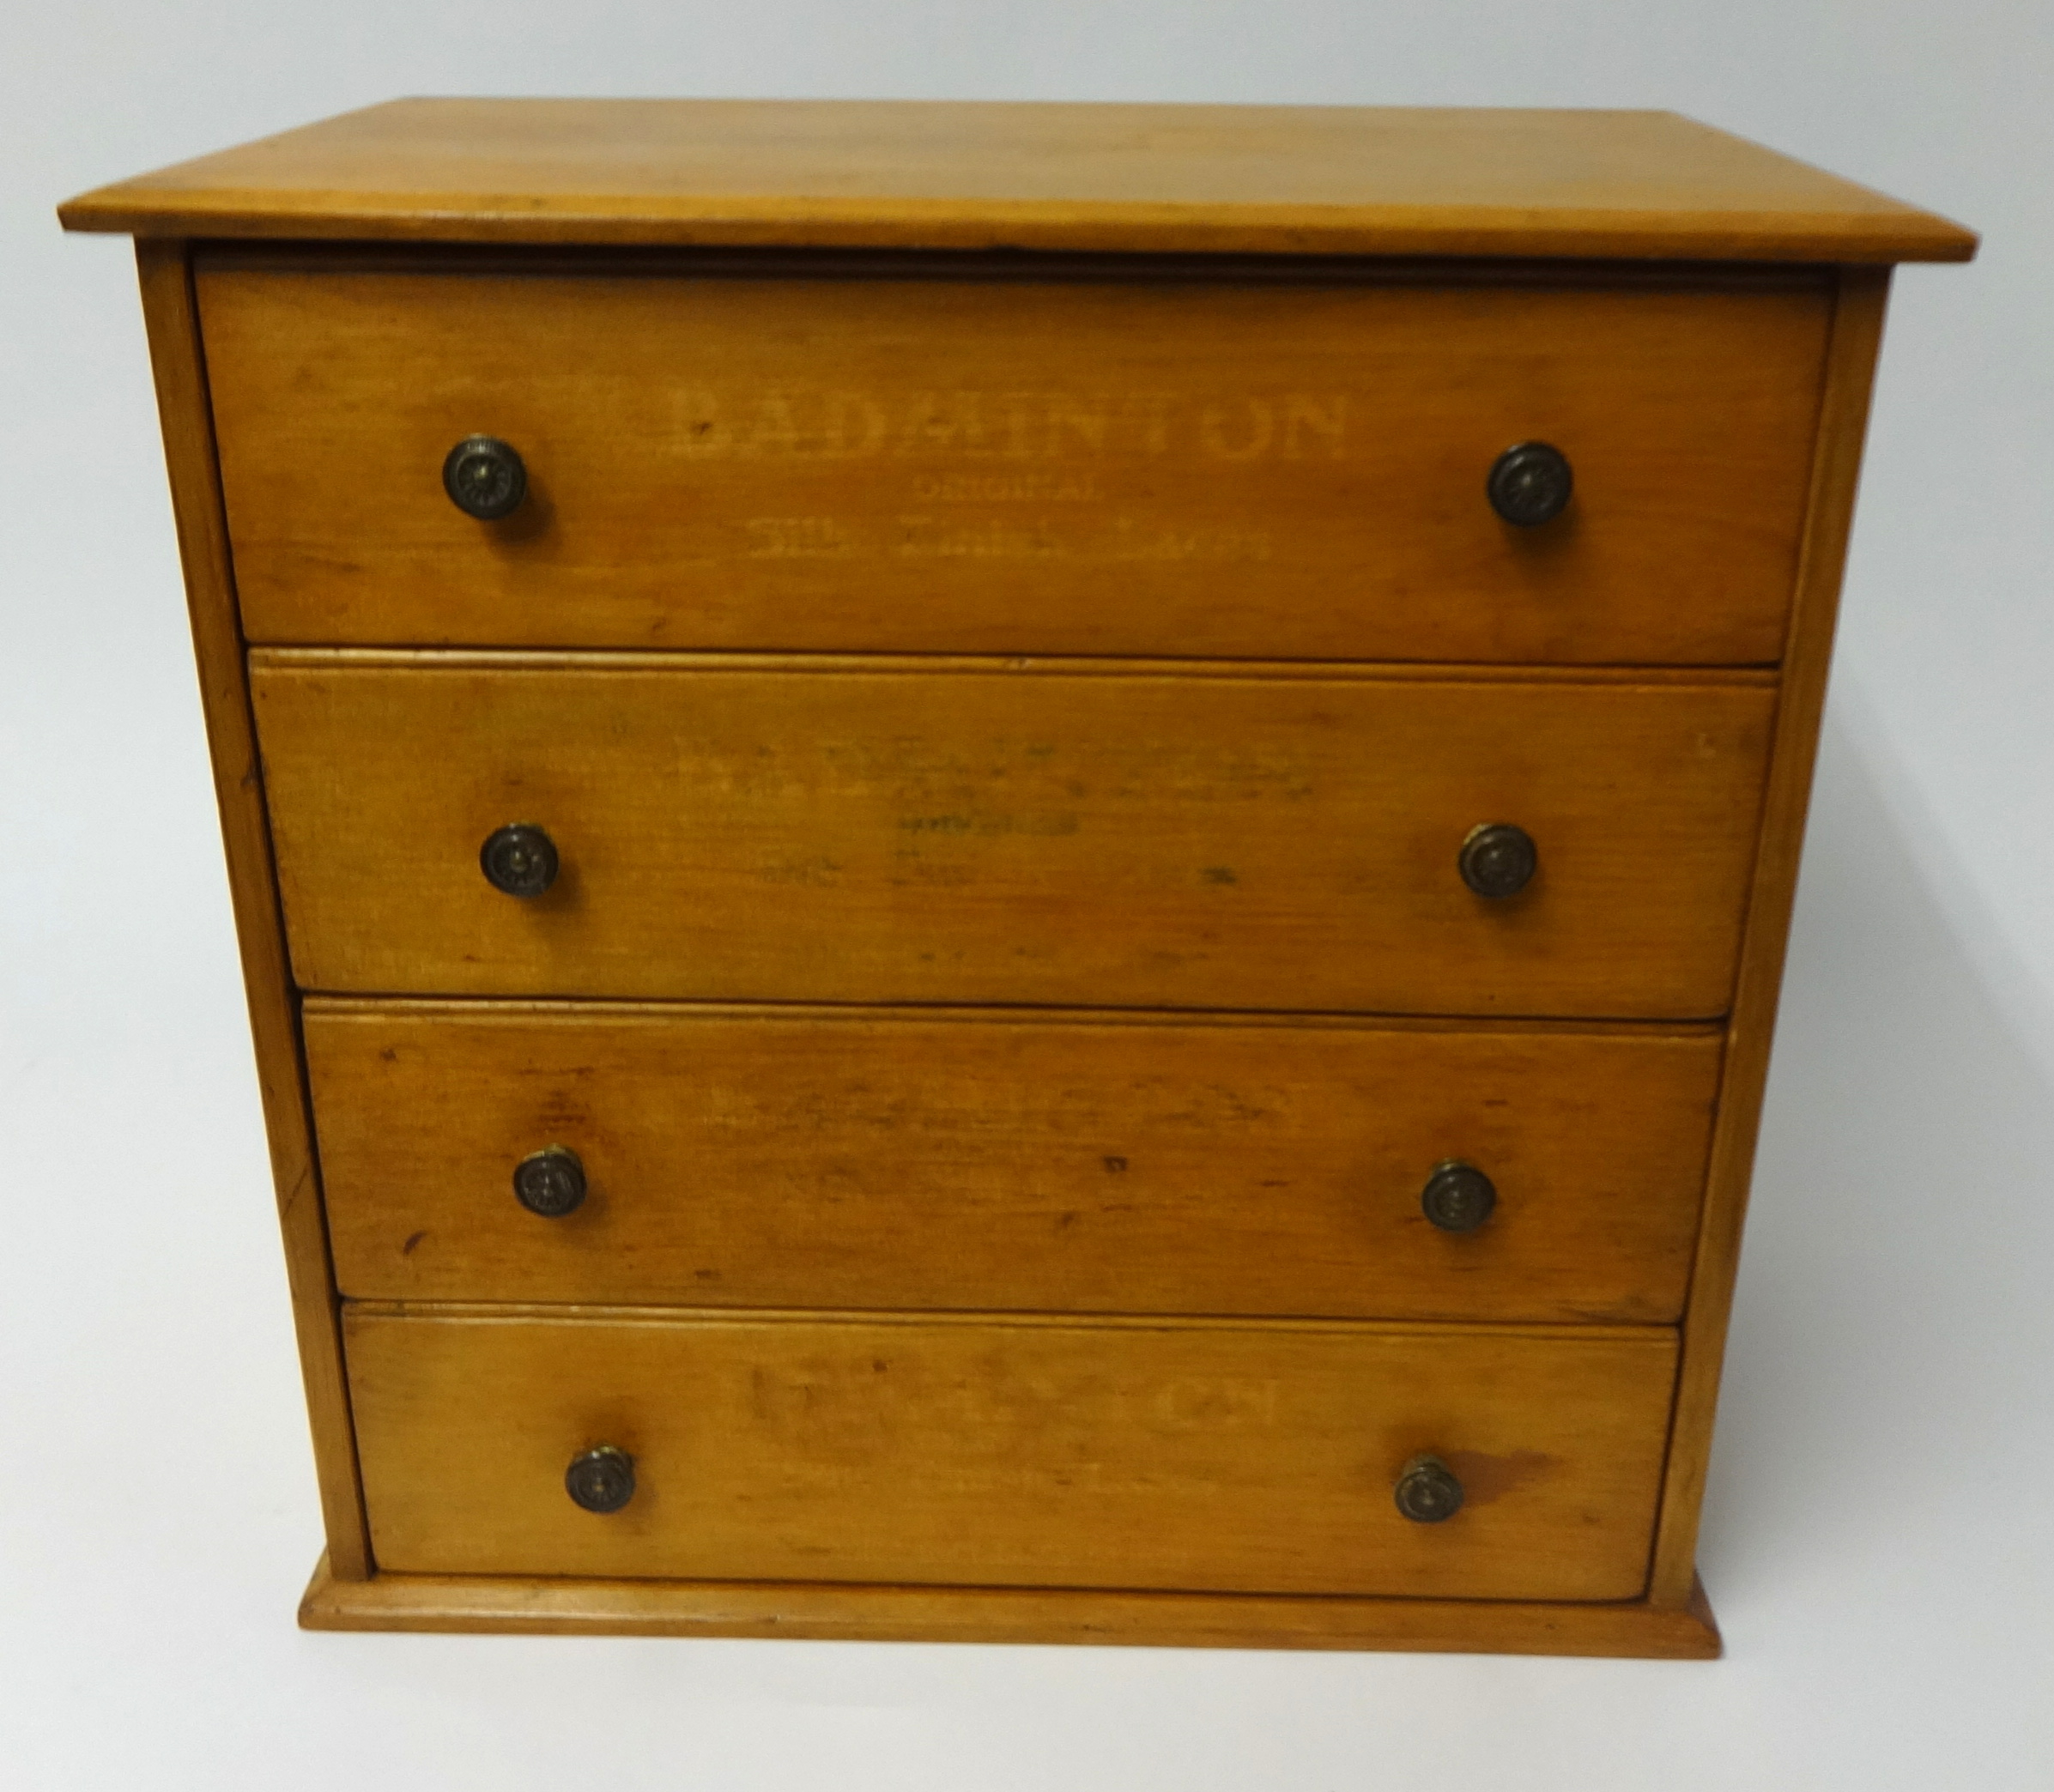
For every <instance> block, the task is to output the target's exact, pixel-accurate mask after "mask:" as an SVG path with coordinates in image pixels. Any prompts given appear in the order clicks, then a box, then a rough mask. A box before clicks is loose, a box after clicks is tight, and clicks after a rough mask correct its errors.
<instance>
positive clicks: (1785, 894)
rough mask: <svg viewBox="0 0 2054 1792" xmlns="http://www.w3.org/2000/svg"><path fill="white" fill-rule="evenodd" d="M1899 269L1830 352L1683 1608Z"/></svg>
mask: <svg viewBox="0 0 2054 1792" xmlns="http://www.w3.org/2000/svg"><path fill="white" fill-rule="evenodd" d="M1889 285H1890V270H1889V269H1887V268H1867V267H1848V268H1844V269H1841V270H1840V276H1839V298H1838V302H1837V304H1836V306H1835V309H1834V315H1833V336H1832V341H1831V343H1830V345H1829V347H1828V348H1827V363H1826V392H1825V400H1824V403H1823V405H1822V407H1821V411H1820V418H1819V441H1818V449H1817V457H1816V459H1815V463H1814V465H1813V469H1812V490H1811V505H1810V510H1809V514H1808V515H1807V517H1806V519H1805V531H1804V545H1803V555H1802V558H1801V560H1800V561H1799V564H1798V572H1797V596H1796V605H1795V608H1793V610H1792V612H1791V616H1790V640H1789V643H1788V645H1787V646H1786V648H1785V650H1784V661H1783V665H1784V675H1783V688H1782V695H1781V699H1780V701H1779V703H1778V710H1777V716H1776V730H1775V736H1774V742H1773V745H1772V749H1771V759H1770V762H1769V782H1768V793H1767V798H1766V804H1765V807H1764V809H1763V814H1762V832H1761V848H1760V854H1759V856H1758V857H1757V858H1756V861H1755V866H1754V891H1753V894H1752V896H1751V898H1750V899H1749V904H1748V920H1747V926H1746V930H1745V933H1744V935H1743V936H1742V947H1741V958H1740V973H1739V979H1738V982H1737V984H1736V990H1735V997H1734V1004H1733V1014H1732V1019H1731V1021H1730V1026H1729V1030H1728V1036H1727V1051H1726V1070H1725V1078H1724V1084H1723V1086H1722V1087H1721V1089H1720V1093H1719V1109H1718V1120H1717V1122H1716V1123H1715V1125H1714V1128H1713V1131H1712V1159H1711V1167H1710V1170H1709V1171H1708V1173H1707V1179H1706V1197H1705V1208H1704V1219H1703V1222H1702V1231H1701V1232H1700V1236H1699V1240H1698V1252H1697V1261H1696V1263H1695V1266H1694V1268H1693V1271H1692V1275H1691V1285H1690V1296H1689V1304H1688V1305H1687V1308H1686V1311H1685V1316H1684V1323H1683V1357H1682V1364H1681V1369H1680V1371H1679V1372H1678V1379H1677V1385H1676V1407H1675V1420H1674V1422H1673V1428H1672V1431H1671V1433H1670V1441H1669V1467H1668V1471H1667V1474H1666V1476H1665V1478H1664V1481H1663V1499H1662V1517H1661V1521H1660V1523H1659V1525H1658V1527H1657V1530H1656V1534H1655V1556H1654V1564H1653V1570H1652V1574H1651V1579H1650V1581H1649V1585H1648V1596H1649V1598H1650V1599H1651V1601H1653V1602H1654V1603H1655V1604H1657V1605H1668V1606H1681V1605H1682V1604H1683V1603H1685V1602H1686V1601H1687V1600H1688V1599H1689V1598H1690V1596H1691V1589H1692V1586H1693V1583H1694V1581H1695V1577H1696V1568H1695V1562H1696V1557H1697V1537H1698V1516H1699V1505H1700V1502H1701V1500H1702V1499H1703V1497H1704V1492H1705V1469H1706V1462H1707V1459H1708V1458H1709V1456H1710V1454H1711V1449H1712V1420H1713V1417H1714V1415H1715V1413H1716V1411H1717V1408H1718V1380H1719V1367H1720V1364H1721V1361H1722V1359H1723V1358H1724V1353H1725V1343H1726V1323H1727V1319H1728V1317H1729V1316H1730V1313H1731V1311H1732V1306H1733V1278H1734V1272H1735V1270H1736V1267H1737V1265H1738V1262H1739V1256H1740V1237H1741V1227H1742V1222H1743V1221H1744V1220H1745V1219H1746V1217H1747V1208H1748V1181H1749V1178H1750V1177H1751V1176H1752V1174H1753V1172H1754V1141H1755V1135H1756V1133H1757V1131H1758V1129H1759V1128H1760V1120H1761V1101H1762V1090H1763V1087H1764V1085H1765V1084H1766V1081H1767V1079H1768V1069H1769V1051H1770V1047H1771V1044H1772V1041H1773V1038H1774V1035H1775V1029H1776V1003H1777V999H1778V996H1779V995H1780V993H1781V990H1782V985H1783V961H1784V947H1785V946H1786V944H1787V943H1788V939H1789V934H1790V907H1791V904H1792V902H1793V900H1794V899H1795V897H1796V888H1797V862H1798V855H1799V853H1800V851H1801V850H1802V848H1803V844H1804V819H1805V812H1806V808H1807V807H1808V805H1809V802H1810V799H1811V778H1812V762H1813V760H1814V758H1815V755H1816V753H1817V749H1818V743H1819V723H1820V717H1821V714H1822V712H1823V711H1824V708H1825V703H1826V678H1827V666H1828V664H1829V663H1830V661H1831V659H1832V655H1833V624H1834V621H1835V619H1836V617H1837V615H1838V613H1839V596H1840V575H1841V572H1842V571H1843V569H1844V568H1845V565H1846V560H1847V537H1848V531H1849V529H1850V526H1851V523H1852V520H1853V514H1854V498H1855V488H1856V486H1857V482H1858V481H1859V478H1860V474H1861V464H1862V439H1863V431H1864V430H1865V429H1866V427H1867V426H1868V421H1869V391H1870V389H1871V386H1872V384H1873V382H1874V378H1875V357H1876V351H1877V348H1878V347H1879V345H1880V344H1881V339H1882V327H1883V310H1884V305H1885V302H1886V300H1887V298H1888V294H1889Z"/></svg>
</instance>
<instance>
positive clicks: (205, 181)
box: [59, 100, 1976, 262]
mask: <svg viewBox="0 0 2054 1792" xmlns="http://www.w3.org/2000/svg"><path fill="white" fill-rule="evenodd" d="M59 216H60V217H61V218H62V220H63V221H64V225H65V226H66V227H67V228H69V229H73V230H101V231H125V232H133V233H137V234H142V235H151V236H189V237H260V238H329V239H360V240H376V239H385V240H391V239H402V240H411V241H435V242H471V243H506V244H581V243H589V244H614V245H694V244H698V245H754V246H800V247H816V246H817V247H840V248H882V249H992V248H1018V249H1032V250H1069V251H1099V252H1139V253H1184V254H1191V253H1201V254H1203V253H1221V254H1296V255H1391V256H1444V255H1446V256H1470V255H1474V256H1513V257H1661V258H1666V259H1691V260H1738V261H1815V262H1816V261H1965V260H1966V259H1968V258H1969V257H1970V256H1972V254H1973V253H1974V251H1975V245H1976V239H1975V237H1974V236H1973V235H1972V233H1970V232H1968V231H1966V230H1965V229H1963V228H1962V227H1960V225H1957V224H1954V223H1952V222H1950V221H1948V220H1947V219H1945V218H1942V217H1938V216H1936V215H1934V214H1932V213H1930V212H1926V211H1921V210H1919V209H1918V208H1916V207H1913V206H1909V205H1905V204H1901V203H1899V202H1898V201H1896V200H1893V199H1890V198H1887V197H1884V196H1883V195H1881V194H1880V193H1876V192H1873V191H1869V189H1868V188H1866V187H1861V186H1857V185H1853V184H1852V183H1851V182H1848V181H1845V180H1841V179H1838V178H1837V177H1835V176H1833V175H1831V174H1827V173H1823V172H1822V171H1821V170H1819V169H1817V168H1814V167H1811V166H1808V165H1806V164H1805V163H1803V162H1798V161H1793V160H1790V159H1789V158H1788V157H1786V156H1782V155H1778V154H1775V153H1774V152H1772V151H1771V150H1768V149H1765V148H1761V147H1760V146H1759V145H1757V144H1754V143H1751V142H1747V141H1745V140H1744V139H1742V138H1739V137H1735V136H1728V135H1727V134H1726V133H1724V132H1723V131H1719V130H1712V129H1711V128H1710V127H1709V126H1706V125H1703V124H1696V123H1694V122H1693V121H1692V120H1690V119H1687V118H1680V117H1678V116H1677V115H1675V113H1672V112H1537V111H1512V110H1488V111H1486V110H1453V109H1445V110H1444V109H1426V108H1365V107H1344V106H1124V105H1120V106H1115V105H1072V104H1054V103H1045V102H1035V103H1006V104H992V103H962V104H933V103H924V102H906V101H848V100H803V101H801V100H791V101H785V100H394V101H392V102H391V103H390V104H387V105H384V106H372V107H370V108H368V109H367V110H365V111H362V112H348V113H345V114H344V115H342V117H340V118H330V119H328V120H325V121H324V122H323V123H320V124H310V125H307V126H306V127H304V128H302V129H300V130H289V131H287V132H285V133H283V134H282V135H281V136H273V137H267V138H264V139H263V140H262V141H260V142H254V143H249V144H245V145H244V146H243V147H241V148H235V149H229V150H225V151H223V152H221V154H215V155H209V156H203V157H201V158H200V159H199V160H196V161H189V162H183V163H180V164H179V165H178V166H174V167H170V168H165V169H161V170H159V171H158V172H157V173H151V174H144V175H141V176H138V177H137V178H136V179H132V180H126V181H122V182H119V183H118V184H117V185H112V186H108V187H102V188H100V190H99V191H95V192H92V193H88V194H85V195H83V196H82V197H79V198H76V199H74V200H71V201H70V202H69V203H66V204H65V205H64V206H63V207H61V208H60V209H59Z"/></svg>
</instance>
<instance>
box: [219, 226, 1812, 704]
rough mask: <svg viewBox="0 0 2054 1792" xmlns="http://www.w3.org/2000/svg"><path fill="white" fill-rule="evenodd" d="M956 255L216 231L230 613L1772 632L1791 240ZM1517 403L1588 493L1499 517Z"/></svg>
mask: <svg viewBox="0 0 2054 1792" xmlns="http://www.w3.org/2000/svg"><path fill="white" fill-rule="evenodd" d="M708 265H709V266H710V265H711V264H708ZM737 265H738V266H739V268H740V271H736V268H737ZM787 265H789V263H788V264H787ZM972 265H973V264H970V263H959V264H957V267H958V271H956V272H955V273H954V274H952V275H948V276H947V277H923V278H902V277H883V276H881V275H878V274H877V273H876V272H875V271H874V270H873V271H872V272H871V273H869V274H868V275H858V274H857V273H855V272H850V273H847V274H845V275H840V276H836V277H822V276H821V275H818V274H807V275H795V274H790V273H787V274H785V275H766V273H765V272H764V271H763V264H761V263H756V264H751V263H746V262H744V263H739V264H737V263H733V262H730V263H726V264H724V266H725V269H726V270H725V271H701V272H696V273H688V272H680V271H677V269H676V267H675V266H674V267H673V268H672V269H671V270H670V271H667V272H640V273H637V272H622V271H612V272H603V271H587V272H580V273H534V272H518V271H512V270H501V269H491V268H484V267H480V268H473V269H470V270H464V269H454V270H451V269H445V270H443V271H421V272H393V271H386V270H381V269H378V268H376V267H373V266H372V265H371V264H369V263H361V264H353V263H349V262H348V261H347V260H342V261H337V262H335V263H330V264H327V265H308V266H302V267H299V268H292V267H285V266H275V267H267V266H265V265H263V264H261V263H257V264H251V263H229V262H223V263H218V264H216V265H215V266H214V267H213V268H211V269H208V270H206V271H203V273H202V275H201V277H200V282H199V294H200V306H201V313H202V319H203V328H204V331H205V338H206V349H207V360H208V367H209V378H210V381H211V384H212V388H213V400H214V409H215V427H216V430H217V433H218V436H219V442H220V451H221V471H222V478H223V481H224V484H225V488H226V493H227V508H228V517H229V524H230V530H231V534H232V536H233V544H234V557H235V574H236V583H237V586H238V589H239V592H240V596H241V602H242V606H243V616H244V626H245V631H246V633H247V634H248V637H249V639H251V640H252V641H256V642H281V643H294V642H297V643H326V642H333V643H347V644H371V645H379V644H384V645H503V646H560V647H638V648H648V647H666V648H681V649H694V650H697V649H715V650H718V649H728V648H736V649H754V650H765V651H865V650H869V651H905V652H927V651H937V652H948V651H963V652H986V651H997V652H1021V653H1039V654H1068V653H1076V654H1114V655H1118V654H1175V655H1178V656H1181V657H1194V656H1200V657H1203V656H1221V657H1239V656H1257V657H1263V658H1297V657H1306V658H1337V659H1393V660H1407V659H1409V660H1428V661H1486V662H1490V661H1494V662H1502V663H1529V662H1548V661H1552V662H1560V663H1619V664H1659V663H1678V664H1718V663H1730V664H1739V663H1767V662H1771V661H1773V660H1775V659H1776V658H1778V656H1779V655H1780V653H1781V651H1782V637H1783V627H1784V611H1785V608H1786V607H1787V604H1788V602H1789V598H1790V589H1791V585H1792V582H1793V578H1794V574H1795V568H1796V544H1797V538H1798V534H1799V529H1800V524H1801V522H1802V518H1803V509H1804V504H1805V496H1806V486H1807V478H1808V474H1809V466H1810V460H1811V446H1812V435H1813V429H1814V425H1815V415H1816V411H1817V406H1818V397H1819V390H1820V380H1821V360H1822V355H1823V352H1824V348H1825V340H1826V333H1827V318H1828V309H1829V307H1828V301H1827V294H1826V292H1825V289H1824V287H1823V286H1822V284H1821V283H1819V282H1816V281H1815V280H1813V279H1812V278H1811V277H1810V276H1809V275H1793V274H1778V275H1763V276H1759V277H1741V276H1735V277H1732V278H1731V279H1730V280H1728V281H1726V282H1724V283H1718V284H1713V283H1700V284H1698V285H1696V286H1690V285H1684V284H1675V283H1664V282H1658V281H1651V280H1643V281H1640V282H1623V281H1622V282H1615V283H1613V284H1610V285H1605V284H1587V285H1579V286H1560V285H1558V286H1546V285H1538V284H1534V283H1531V282H1527V283H1518V282H1509V281H1507V282H1501V283H1498V284H1488V283H1470V284H1463V283H1459V282H1454V281H1453V280H1452V279H1449V280H1446V281H1444V282H1442V283H1439V284H1433V283H1426V282H1423V281H1421V280H1419V279H1415V280H1411V281H1401V280H1397V279H1394V278H1391V277H1389V276H1386V277H1384V278H1383V279H1381V280H1379V281H1375V282H1372V281H1366V280H1357V281H1354V282H1340V281H1336V279H1335V277H1334V276H1333V275H1332V274H1331V273H1329V274H1328V275H1326V276H1325V277H1324V279H1318V280H1315V279H1313V278H1311V277H1284V276H1283V275H1271V276H1269V277H1257V276H1256V275H1242V276H1237V278H1235V279H1234V280H1233V281H1231V282H1227V281H1221V280H1220V279H1218V278H1215V279H1213V280H1209V281H1202V280H1199V279H1197V278H1196V277H1188V276H1187V277H1172V276H1166V275H1158V276H1156V277H1153V278H1141V277H1131V276H1130V277H1127V278H1123V279H1116V278H1114V277H1112V275H1109V274H1103V273H1101V274H1099V275H1093V274H1092V273H1091V272H1090V271H1089V269H1088V267H1087V268H1084V269H1082V270H1080V271H1076V272H1073V273H1072V274H1071V275H1068V276H1062V277H1059V276H1058V275H1056V274H1054V273H1051V271H1049V270H1048V265H1047V264H1046V263H1040V264H1036V263H1027V264H1026V266H1027V269H1028V271H1027V273H1025V274H1023V275H1015V276H1014V277H993V276H991V275H988V274H987V275H986V276H985V277H971V275H970V274H969V273H967V272H965V271H962V270H963V269H966V268H968V267H970V266H972ZM1037 268H1039V271H1034V270H1035V269H1037ZM474 434H485V435H489V436H493V437H495V438H498V439H502V440H504V441H505V442H506V443H508V444H510V445H512V446H513V448H514V449H515V450H516V451H518V454H519V456H520V457H521V459H522V461H523V463H524V467H525V471H526V476H527V495H526V497H525V499H524V502H523V503H522V504H521V505H520V506H519V507H518V509H517V510H515V511H514V512H512V514H511V515H510V516H508V517H506V518H503V519H501V520H499V521H494V522H480V521H477V520H476V519H474V518H471V517H470V516H468V515H466V514H464V512H461V511H459V510H458V509H457V506H455V504H454V503H453V502H452V501H451V499H450V498H449V496H448V495H447V494H446V493H445V490H444V488H443V482H442V468H443V463H444V458H445V456H446V455H447V454H448V452H449V451H450V450H451V447H452V446H453V445H455V444H457V442H459V441H461V440H463V439H466V438H468V437H470V436H471V435H474ZM1536 439H1537V440H1542V441H1546V442H1548V443H1551V444H1553V445H1555V446H1556V447H1558V448H1560V450H1561V451H1563V452H1564V453H1565V454H1566V455H1567V457H1569V459H1570V462H1571V463H1572V466H1573V469H1574V475H1575V484H1574V496H1573V498H1572V500H1571V503H1570V506H1569V508H1568V509H1567V510H1566V512H1564V513H1563V514H1562V515H1561V516H1560V517H1559V518H1556V519H1555V520H1554V521H1553V522H1549V523H1546V524H1541V525H1540V526H1538V527H1528V528H1518V527H1513V526H1512V525H1511V524H1506V523H1505V522H1503V521H1501V520H1500V518H1499V517H1498V516H1497V515H1496V514H1495V513H1494V512H1493V510H1492V508H1491V507H1490V505H1489V504H1488V502H1487V499H1486V494H1485V486H1486V481H1487V476H1488V475H1489V472H1490V469H1491V467H1492V465H1493V463H1494V460H1495V459H1496V457H1498V456H1499V455H1500V453H1501V452H1502V451H1504V450H1505V449H1506V448H1507V447H1508V446H1510V445H1513V444H1516V443H1519V442H1523V441H1528V440H1536Z"/></svg>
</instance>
